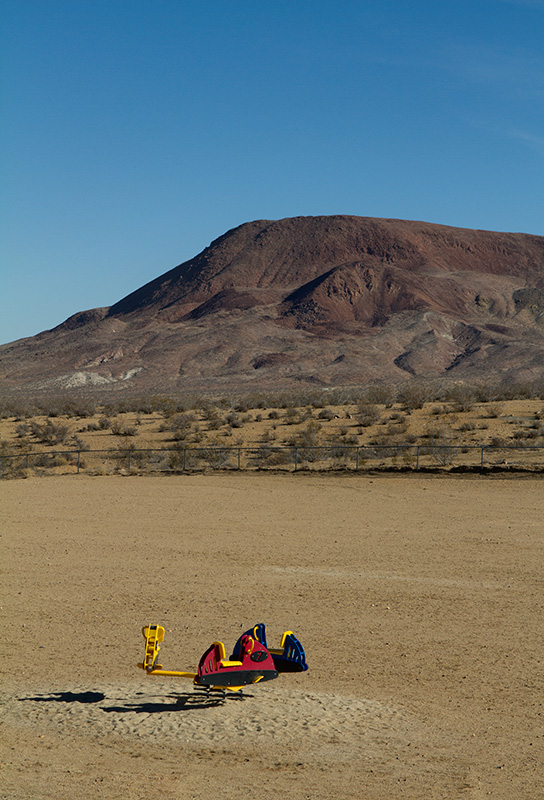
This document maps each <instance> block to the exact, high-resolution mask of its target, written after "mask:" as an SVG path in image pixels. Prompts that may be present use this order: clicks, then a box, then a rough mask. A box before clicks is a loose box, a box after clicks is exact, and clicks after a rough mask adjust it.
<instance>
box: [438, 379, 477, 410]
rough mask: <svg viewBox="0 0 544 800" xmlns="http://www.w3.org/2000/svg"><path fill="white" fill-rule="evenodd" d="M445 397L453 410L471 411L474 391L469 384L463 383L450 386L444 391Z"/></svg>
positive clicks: (474, 399)
mask: <svg viewBox="0 0 544 800" xmlns="http://www.w3.org/2000/svg"><path fill="white" fill-rule="evenodd" d="M445 399H446V400H449V402H450V403H451V404H452V407H453V410H454V411H472V409H473V407H474V403H475V402H476V393H475V391H474V389H473V388H472V387H471V386H466V385H464V384H462V385H457V386H451V387H450V388H449V389H448V391H447V392H446V393H445Z"/></svg>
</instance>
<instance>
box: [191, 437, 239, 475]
mask: <svg viewBox="0 0 544 800" xmlns="http://www.w3.org/2000/svg"><path fill="white" fill-rule="evenodd" d="M197 454H198V457H199V458H200V459H201V460H202V461H205V462H206V464H208V465H209V466H210V467H213V468H214V469H221V468H222V467H226V466H227V465H228V463H229V460H230V458H231V455H232V448H226V447H221V446H220V445H219V443H218V442H211V443H210V445H209V446H208V447H203V448H201V449H199V450H198V451H197Z"/></svg>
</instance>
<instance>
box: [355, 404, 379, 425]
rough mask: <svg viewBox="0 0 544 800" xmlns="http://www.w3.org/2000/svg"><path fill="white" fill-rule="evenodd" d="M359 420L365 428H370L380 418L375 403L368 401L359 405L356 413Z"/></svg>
mask: <svg viewBox="0 0 544 800" xmlns="http://www.w3.org/2000/svg"><path fill="white" fill-rule="evenodd" d="M356 418H357V422H358V423H359V425H361V426H362V427H363V428H368V427H370V426H371V425H374V423H376V422H378V420H379V419H380V412H379V409H378V408H377V407H376V406H375V405H374V404H373V403H366V404H365V405H362V406H360V407H359V409H358V410H357V413H356Z"/></svg>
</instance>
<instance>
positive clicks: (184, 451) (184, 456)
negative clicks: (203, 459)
mask: <svg viewBox="0 0 544 800" xmlns="http://www.w3.org/2000/svg"><path fill="white" fill-rule="evenodd" d="M186 453H187V448H186V447H184V448H183V471H184V472H185V464H186V462H187V459H186V455H185V454H186Z"/></svg>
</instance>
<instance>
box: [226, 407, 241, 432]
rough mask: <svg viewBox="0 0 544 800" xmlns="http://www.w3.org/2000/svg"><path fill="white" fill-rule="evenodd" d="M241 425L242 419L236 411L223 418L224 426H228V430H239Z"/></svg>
mask: <svg viewBox="0 0 544 800" xmlns="http://www.w3.org/2000/svg"><path fill="white" fill-rule="evenodd" d="M243 424H244V423H243V421H242V418H241V417H240V415H239V414H238V413H237V412H236V411H230V412H229V413H228V414H227V415H226V416H225V425H228V426H229V428H241V427H242V426H243Z"/></svg>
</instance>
